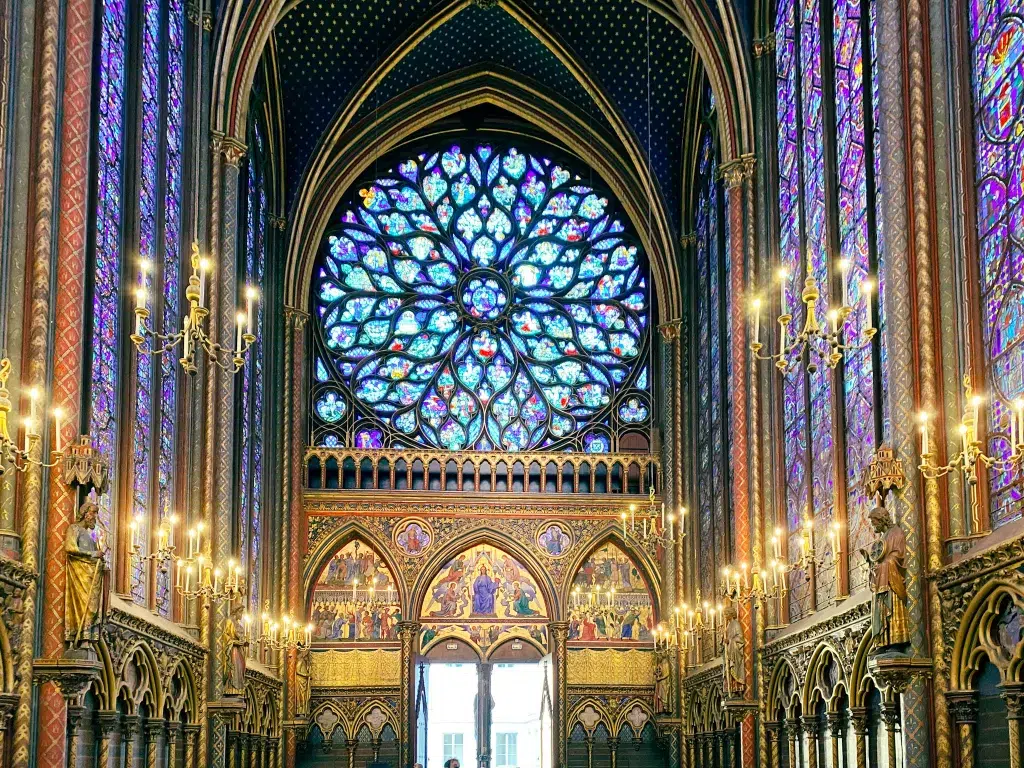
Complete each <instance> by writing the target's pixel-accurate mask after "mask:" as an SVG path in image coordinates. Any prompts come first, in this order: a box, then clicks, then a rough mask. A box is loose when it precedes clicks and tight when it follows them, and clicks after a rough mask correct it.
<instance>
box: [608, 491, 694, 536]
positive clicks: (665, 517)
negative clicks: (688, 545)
mask: <svg viewBox="0 0 1024 768" xmlns="http://www.w3.org/2000/svg"><path fill="white" fill-rule="evenodd" d="M679 515H680V531H679V535H680V537H685V536H686V507H681V508H680V510H679ZM619 517H620V518H621V519H622V539H623V541H625V539H626V535H627V533H626V532H627V526H628V531H629V534H631V535H632V536H633V538H634V539H637V540H639V541H640V542H641V543H642V544H644V545H646V546H649V547H650V546H654V545H658V546H661V547H665V548H668V547H669V546H670V545H672V544H675V541H676V536H675V534H676V530H675V525H676V516H675V515H674V514H673V513H672V512H668V513H666V512H665V504H664V503H662V504H661V509H660V512H659V509H658V502H657V501H656V500H655V493H654V486H653V485H652V486H651V490H650V494H649V495H648V505H647V509H646V510H639V509H637V506H636V504H630V505H629V512H628V513H627V512H623V513H621V515H620V516H619ZM637 518H639V524H638V520H637ZM659 519H660V521H661V527H660V529H659V527H658V521H659Z"/></svg>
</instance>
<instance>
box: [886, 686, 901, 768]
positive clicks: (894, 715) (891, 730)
mask: <svg viewBox="0 0 1024 768" xmlns="http://www.w3.org/2000/svg"><path fill="white" fill-rule="evenodd" d="M882 721H883V722H884V723H885V741H886V751H887V752H888V755H889V763H888V765H889V768H898V764H897V761H896V728H897V726H898V725H899V722H900V700H899V698H898V697H895V698H890V699H889V700H888V701H885V702H884V703H883V704H882Z"/></svg>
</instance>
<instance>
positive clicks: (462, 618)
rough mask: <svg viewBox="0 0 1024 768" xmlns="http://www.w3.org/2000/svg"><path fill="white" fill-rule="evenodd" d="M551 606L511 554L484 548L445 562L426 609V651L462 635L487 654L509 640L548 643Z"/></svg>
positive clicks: (423, 619)
mask: <svg viewBox="0 0 1024 768" xmlns="http://www.w3.org/2000/svg"><path fill="white" fill-rule="evenodd" d="M547 615H548V612H547V606H546V605H545V603H544V598H543V596H542V595H541V592H540V589H539V588H538V586H537V583H536V581H535V580H534V578H533V577H532V576H531V575H530V573H529V572H528V571H527V569H526V567H525V566H524V565H523V564H522V563H520V562H519V561H518V560H516V559H515V558H514V557H512V556H511V555H510V554H508V553H507V552H503V551H502V550H500V549H497V548H496V547H493V546H491V545H489V544H480V545H477V546H475V547H473V548H471V549H468V550H466V551H465V552H462V553H460V554H459V555H457V556H456V557H453V558H452V559H451V560H449V561H448V562H447V563H445V564H444V565H443V566H442V567H441V569H440V571H439V572H438V574H437V576H435V577H434V580H433V581H432V582H431V584H430V587H429V588H428V589H427V593H426V596H425V597H424V600H423V605H422V607H421V609H420V622H421V623H422V624H423V630H422V635H421V637H420V642H421V647H424V648H425V647H427V646H428V645H430V644H431V643H432V642H433V641H434V640H435V639H436V638H438V637H445V636H456V637H461V638H462V639H465V640H469V641H470V642H472V643H473V644H474V645H476V646H477V647H479V648H480V649H481V650H486V649H487V648H488V647H490V646H491V645H494V644H497V643H501V642H504V640H505V639H507V638H509V637H530V638H532V639H534V640H535V641H536V642H539V643H541V644H546V642H547V637H546V635H545V632H546V628H545V624H546V623H547V621H548V619H547Z"/></svg>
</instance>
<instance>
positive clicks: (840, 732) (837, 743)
mask: <svg viewBox="0 0 1024 768" xmlns="http://www.w3.org/2000/svg"><path fill="white" fill-rule="evenodd" d="M845 729H846V723H845V721H844V718H843V716H842V714H841V713H839V712H829V713H828V735H829V740H830V741H831V743H832V765H833V768H835V767H836V766H838V765H839V753H840V747H841V743H842V739H843V736H844V731H845Z"/></svg>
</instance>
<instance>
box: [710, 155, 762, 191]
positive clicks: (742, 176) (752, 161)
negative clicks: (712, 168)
mask: <svg viewBox="0 0 1024 768" xmlns="http://www.w3.org/2000/svg"><path fill="white" fill-rule="evenodd" d="M756 167H757V158H756V157H754V155H752V154H747V155H740V156H739V157H737V158H736V159H735V160H729V161H727V162H724V163H722V164H721V165H720V166H719V167H718V178H720V179H723V180H724V181H725V186H726V187H728V188H729V189H736V188H737V187H740V186H742V185H743V183H744V182H745V181H749V180H750V179H752V178H754V168H756Z"/></svg>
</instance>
